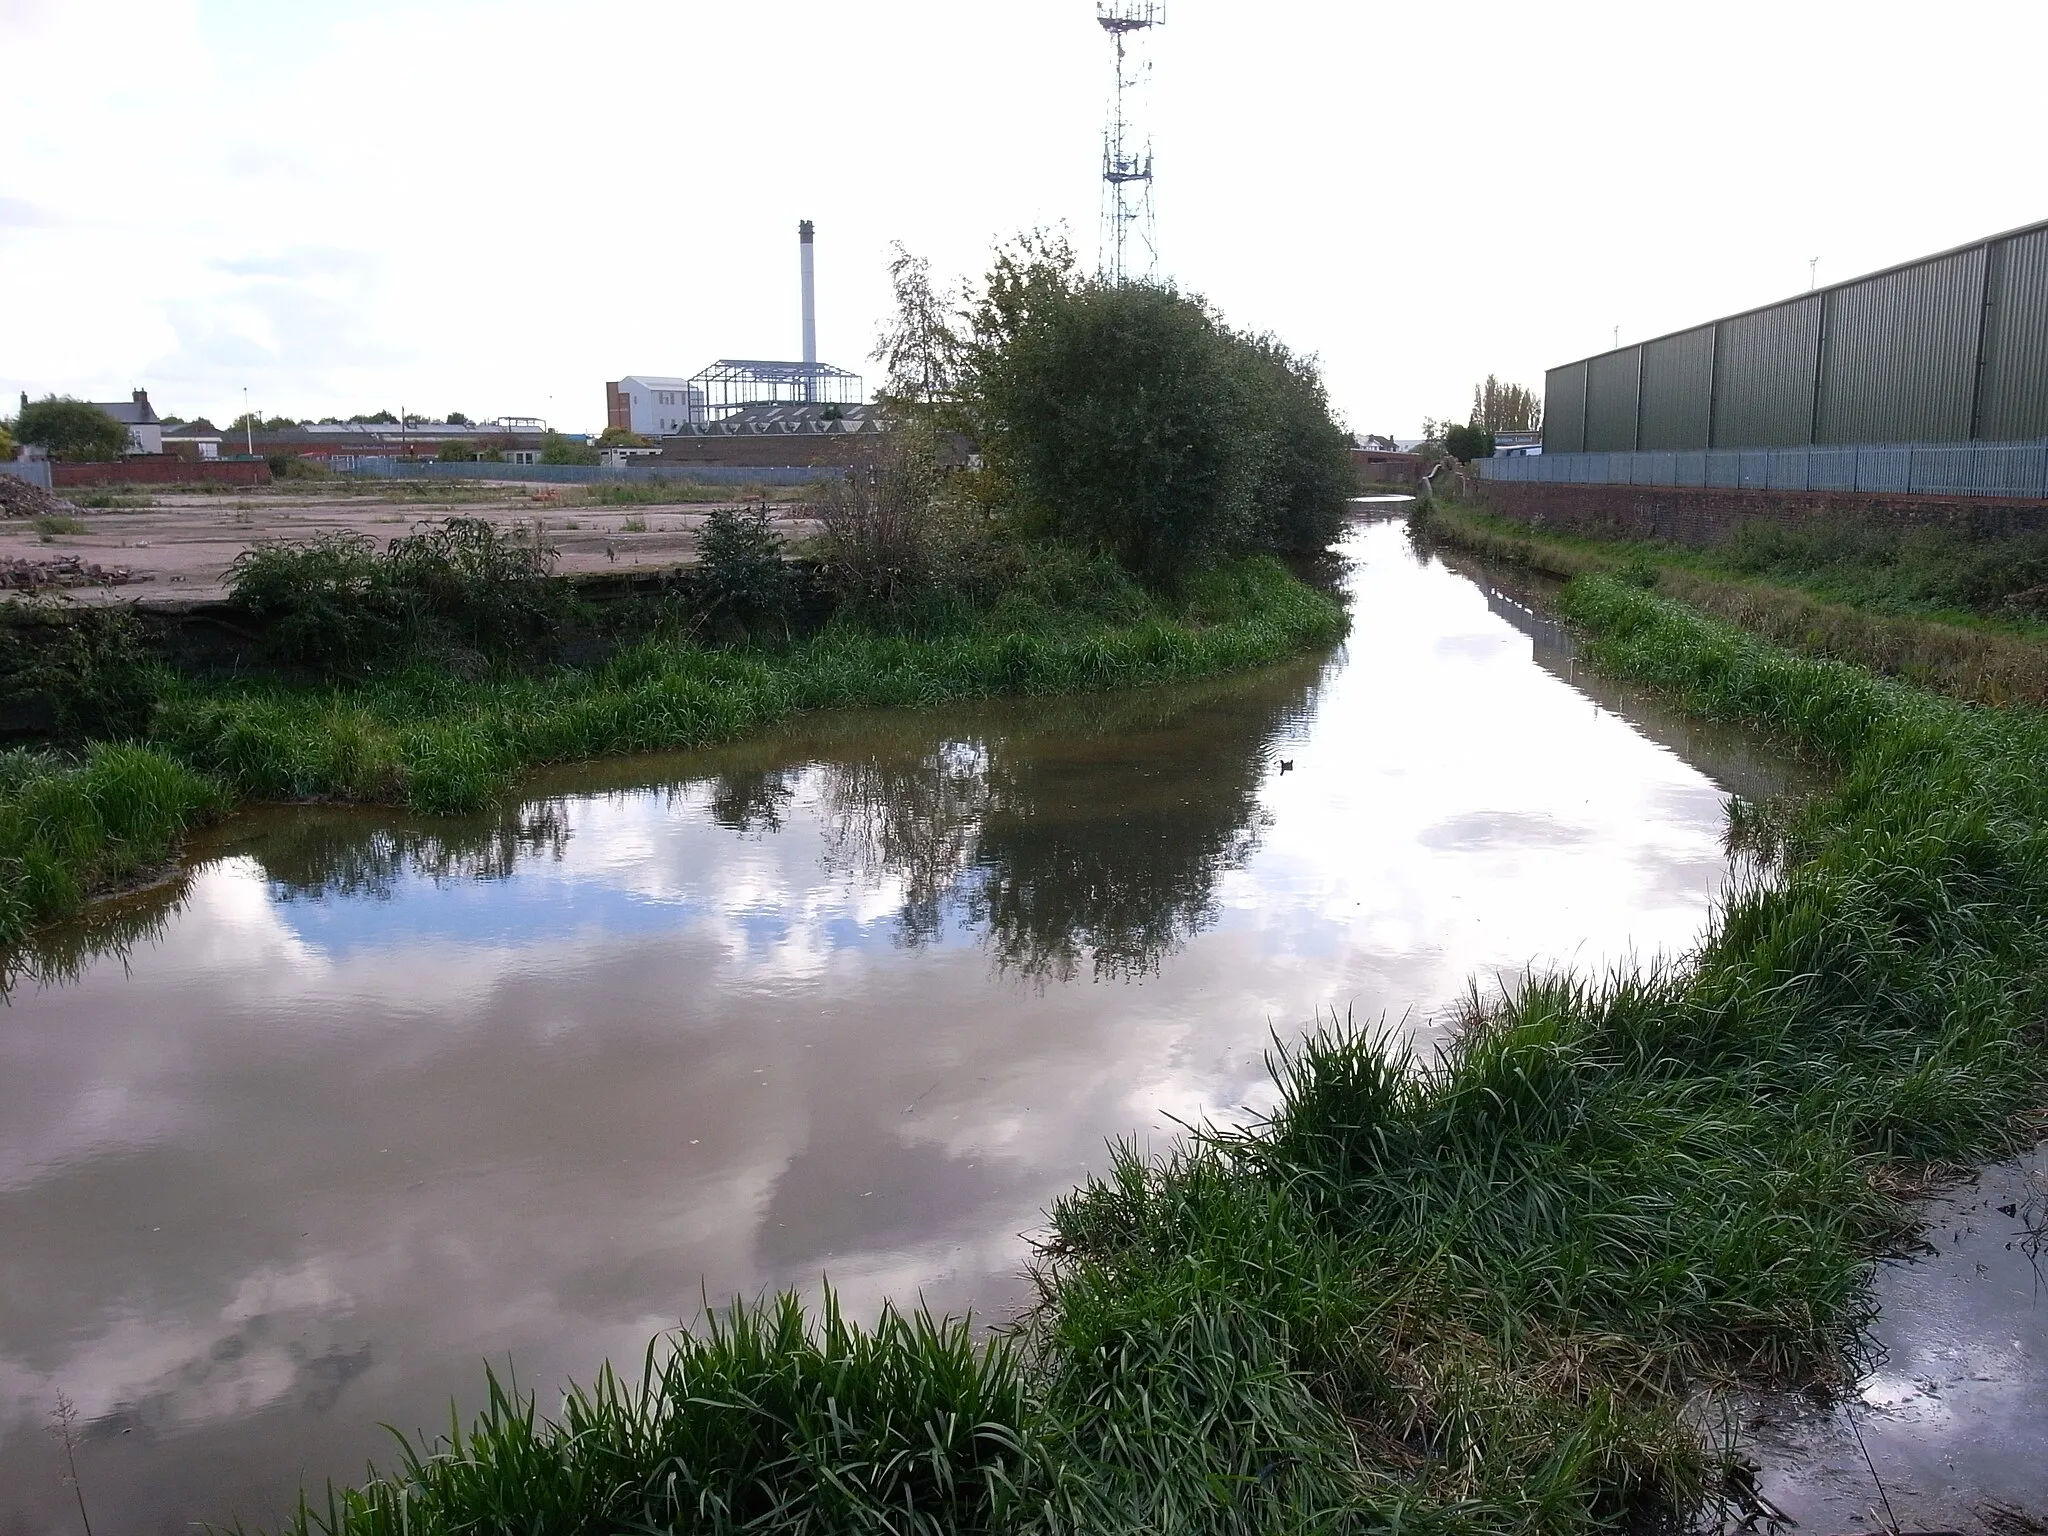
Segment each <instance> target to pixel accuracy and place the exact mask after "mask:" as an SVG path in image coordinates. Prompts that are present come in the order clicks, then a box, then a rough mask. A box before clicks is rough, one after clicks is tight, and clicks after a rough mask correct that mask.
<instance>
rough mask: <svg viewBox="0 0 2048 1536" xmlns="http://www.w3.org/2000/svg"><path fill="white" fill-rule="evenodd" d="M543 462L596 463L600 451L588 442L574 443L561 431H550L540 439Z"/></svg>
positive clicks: (541, 459)
mask: <svg viewBox="0 0 2048 1536" xmlns="http://www.w3.org/2000/svg"><path fill="white" fill-rule="evenodd" d="M540 461H541V463H543V464H596V463H598V462H599V459H598V452H597V450H596V449H595V448H593V447H592V446H591V445H590V444H588V443H573V442H571V441H570V440H569V439H568V438H566V437H564V436H562V434H561V433H559V432H549V433H548V434H547V435H546V436H544V437H543V438H542V439H541V441H540Z"/></svg>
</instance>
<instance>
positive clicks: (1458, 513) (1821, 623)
mask: <svg viewBox="0 0 2048 1536" xmlns="http://www.w3.org/2000/svg"><path fill="white" fill-rule="evenodd" d="M1428 534H1429V536H1430V537H1432V538H1435V539H1439V540H1441V541H1443V542H1445V543H1448V544H1450V545H1452V546H1454V547H1456V548H1460V549H1464V550H1466V551H1468V552H1470V553H1472V554H1476V555H1479V556H1481V557H1482V558H1485V559H1490V560H1497V561H1501V562H1504V563H1507V564H1511V565H1519V566H1524V567H1527V568H1529V569H1531V570H1535V571H1538V572H1541V573H1542V574H1544V575H1547V576H1551V577H1554V578H1556V579H1559V580H1568V579H1570V578H1571V577H1573V576H1578V575H1582V574H1588V573H1596V572H1597V573H1604V574H1608V575H1612V576H1616V577H1619V578H1620V579H1622V580H1625V581H1628V582H1630V583H1632V584H1634V585H1636V586H1642V587H1647V588H1650V589H1653V590H1655V591H1657V592H1659V593H1662V594H1663V595H1665V596H1667V597H1674V598H1677V599H1678V600H1679V601H1681V602H1683V603H1685V604H1686V605H1687V606H1689V607H1693V608H1697V609H1700V610H1702V611H1703V612H1706V613H1711V614H1715V615H1718V616H1719V617H1722V618H1726V619H1729V620H1731V621H1732V622H1734V623H1736V624H1738V625H1740V626H1742V627H1743V628H1744V629H1747V630H1749V631H1750V632H1752V633H1754V634H1759V635H1762V636H1764V637H1766V638H1768V639H1771V640H1774V641H1776V642H1777V643H1779V644H1781V645H1785V646H1788V647H1790V648H1792V649H1794V650H1797V651H1801V652H1803V653H1805V654H1807V655H1812V656H1826V657H1832V658H1835V659H1837V660H1842V661H1850V662H1854V663H1856V664H1857V665H1860V666H1865V667H1869V668H1871V669H1872V670H1873V671H1876V672H1880V673H1882V674H1884V675H1886V676H1888V677H1897V678H1901V679H1903V680H1905V681H1907V682H1910V683H1913V684H1915V685H1916V686H1918V687H1922V688H1928V689H1932V690H1934V691H1936V692H1939V693H1946V694H1949V695H1951V696H1952V697H1955V698H1959V699H1965V700H1968V701H1970V702H1973V703H1979V704H1992V705H2004V704H2034V705H2041V704H2048V624H2043V623H2041V622H2039V621H2038V620H2037V619H2036V618H2034V617H2032V614H2033V611H2034V610H2033V609H2031V608H2027V607H2024V606H2022V607H2015V606H2013V605H2012V604H2011V603H2010V602H2008V601H2007V599H2006V598H2004V597H1998V596H1996V595H1995V594H1996V593H1998V592H2000V591H2004V590H2005V589H2006V587H2008V586H2011V583H2013V582H2018V581H2026V580H2030V579H2031V576H2030V574H2029V573H2030V572H2031V569H2032V567H2031V566H2030V565H2029V564H2028V563H2027V562H2028V561H2029V560H2031V559H2032V558H2034V557H2033V555H2032V553H2031V551H2032V550H2033V548H2034V541H2031V540H2010V541H1992V540H1970V539H1966V538H1964V537H1962V536H1961V535H1954V534H1935V533H1929V534H1926V535H1924V536H1923V537H1921V538H1919V539H1917V540H1914V539H1909V538H1907V537H1906V536H1904V535H1886V536H1879V535H1871V536H1870V537H1869V539H1868V540H1858V539H1855V538H1851V537H1848V536H1840V537H1838V536H1837V532H1836V531H1835V530H1833V529H1830V528H1826V527H1823V528H1819V529H1814V530H1808V531H1806V532H1805V533H1804V534H1800V533H1797V532H1794V531H1788V530H1762V529H1760V530H1751V531H1747V532H1746V533H1745V534H1744V535H1743V536H1741V537H1738V538H1737V539H1736V540H1734V541H1733V542H1731V544H1730V545H1728V546H1727V547H1725V548H1722V549H1715V550H1693V549H1681V548H1677V547H1674V546H1671V545H1664V544H1643V543H1630V542H1625V541H1619V540H1601V539H1592V538H1586V537H1582V536H1575V535H1571V534H1564V533H1558V532H1555V531H1551V530H1544V531H1543V532H1541V533H1538V532H1535V531H1533V530H1531V529H1529V528H1526V527H1523V526H1521V525H1519V524H1515V523H1510V522H1507V521H1505V520H1503V519H1500V518H1496V517H1492V516H1490V515H1488V514H1487V513H1485V512H1484V511H1482V510H1480V509H1478V508H1475V507H1470V506H1463V505H1459V504H1455V503H1444V502H1440V503H1438V505H1437V506H1436V508H1435V509H1434V510H1433V512H1432V513H1431V514H1430V516H1429V519H1428ZM2001 544H2010V545H2011V546H2012V549H2011V551H2010V553H2011V555H2012V560H2011V562H2010V573H2009V577H2008V579H2007V580H2006V581H2005V582H1993V581H1991V580H1990V579H1989V578H1988V577H1983V576H1982V571H1981V567H1982V565H1983V563H1985V562H1996V561H1997V560H1998V559H1999V554H1998V548H1999V546H2000V545H2001ZM1774 552H1775V553H1774ZM1887 552H1889V553H1890V554H1891V555H1893V556H1894V557H1895V558H1893V559H1892V560H1891V561H1890V562H1889V563H1887V561H1886V560H1885V559H1884V558H1882V557H1883V556H1884V555H1885V554H1886V553H1887ZM1766 556H1769V558H1766ZM1966 578H1969V579H1968V580H1966ZM1979 578H1981V579H1979ZM2012 590H2013V591H2014V592H2015V593H2018V594H2021V595H2024V594H2025V592H2026V591H2028V590H2029V589H2027V588H2024V587H2014V588H2013V589H2012ZM1965 591H1980V592H1982V593H1986V594H1992V595H1987V596H1985V597H1984V599H1983V601H1982V602H1981V604H1980V605H1979V606H1978V607H1976V608H1969V607H1962V606H1955V605H1954V601H1960V596H1959V594H1961V593H1963V592H1965ZM1930 592H1932V593H1937V594H1943V597H1942V601H1939V602H1936V601H1933V600H1931V599H1928V598H1926V596H1925V594H1927V593H1930ZM1915 594H1919V595H1918V596H1916V595H1915ZM1951 600H1954V601H1951Z"/></svg>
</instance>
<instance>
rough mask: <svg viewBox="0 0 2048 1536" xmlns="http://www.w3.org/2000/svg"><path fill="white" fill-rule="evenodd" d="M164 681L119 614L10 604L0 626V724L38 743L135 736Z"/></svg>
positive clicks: (128, 617)
mask: <svg viewBox="0 0 2048 1536" xmlns="http://www.w3.org/2000/svg"><path fill="white" fill-rule="evenodd" d="M165 680H166V679H165V674H164V671H163V669H162V668H161V667H160V666H159V665H158V664H157V663H156V662H155V661H154V660H152V659H151V657H150V655H149V653H148V651H147V649H146V647H145V646H144V644H143V641H142V635H141V630H140V626H139V625H138V624H137V623H136V620H135V617H134V615H133V614H132V613H130V612H129V611H128V610H127V609H125V608H112V607H104V608H103V607H69V606H66V607H56V606H44V605H40V604H26V603H17V604H13V605H10V607H9V608H8V609H7V610H6V612H5V614H4V622H0V718H5V719H7V720H9V721H10V722H13V723H15V724H17V725H19V726H22V727H24V728H25V729H26V730H27V731H31V732H33V733H34V734H35V735H37V736H39V737H42V738H44V739H50V740H60V741H82V740H86V739H88V738H97V739H102V740H104V739H107V738H110V737H118V736H134V735H139V734H141V733H142V732H143V731H144V730H146V729H147V728H148V725H149V720H150V714H151V711H152V710H153V708H154V707H155V704H156V700H157V697H158V695H159V694H160V693H161V691H162V689H163V687H164V684H165Z"/></svg>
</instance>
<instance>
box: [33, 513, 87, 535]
mask: <svg viewBox="0 0 2048 1536" xmlns="http://www.w3.org/2000/svg"><path fill="white" fill-rule="evenodd" d="M32 526H33V527H34V528H35V531H36V532H37V533H40V534H42V535H43V537H45V538H52V537H55V536H56V535H58V534H66V533H84V532H85V531H86V522H85V519H84V518H82V517H66V516H64V515H63V514H62V513H49V512H46V513H44V514H43V515H41V516H39V517H37V518H36V519H35V520H34V522H33V524H32Z"/></svg>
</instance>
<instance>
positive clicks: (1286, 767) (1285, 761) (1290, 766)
mask: <svg viewBox="0 0 2048 1536" xmlns="http://www.w3.org/2000/svg"><path fill="white" fill-rule="evenodd" d="M1280 771H1281V772H1282V773H1292V772H1294V759H1293V758H1291V757H1283V758H1281V759H1280Z"/></svg>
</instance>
